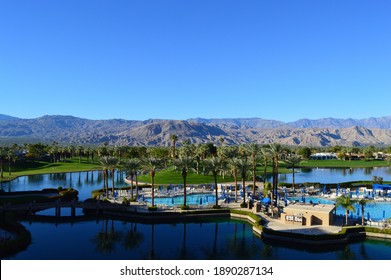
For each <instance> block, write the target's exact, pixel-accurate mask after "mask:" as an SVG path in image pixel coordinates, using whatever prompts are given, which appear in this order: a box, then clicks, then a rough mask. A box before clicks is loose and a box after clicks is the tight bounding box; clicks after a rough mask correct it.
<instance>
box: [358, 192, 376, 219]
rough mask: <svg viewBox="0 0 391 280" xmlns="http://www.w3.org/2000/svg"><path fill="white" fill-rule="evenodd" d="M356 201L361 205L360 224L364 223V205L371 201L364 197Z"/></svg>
mask: <svg viewBox="0 0 391 280" xmlns="http://www.w3.org/2000/svg"><path fill="white" fill-rule="evenodd" d="M357 202H358V204H359V205H360V206H361V225H364V223H365V215H364V213H365V206H367V204H368V203H370V202H372V201H371V200H368V199H365V198H362V199H360V200H358V201H357ZM373 202H374V201H373Z"/></svg>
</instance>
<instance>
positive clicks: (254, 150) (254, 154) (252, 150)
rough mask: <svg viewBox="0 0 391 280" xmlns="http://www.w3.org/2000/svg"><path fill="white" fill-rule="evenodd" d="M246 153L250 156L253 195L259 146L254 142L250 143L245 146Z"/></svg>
mask: <svg viewBox="0 0 391 280" xmlns="http://www.w3.org/2000/svg"><path fill="white" fill-rule="evenodd" d="M247 150H248V153H249V154H250V156H251V165H252V175H253V194H254V195H255V187H256V182H257V174H256V172H257V161H258V159H259V154H260V153H261V147H260V146H259V145H258V144H256V143H251V144H250V145H248V146H247Z"/></svg>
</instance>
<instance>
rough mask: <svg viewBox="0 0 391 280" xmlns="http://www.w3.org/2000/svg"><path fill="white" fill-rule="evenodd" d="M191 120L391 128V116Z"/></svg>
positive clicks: (240, 124) (247, 124)
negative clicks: (290, 120) (285, 120)
mask: <svg viewBox="0 0 391 280" xmlns="http://www.w3.org/2000/svg"><path fill="white" fill-rule="evenodd" d="M189 121H193V122H198V123H207V124H216V125H221V124H224V125H229V126H236V127H239V128H245V127H251V128H265V129H269V128H281V127H290V128H348V127H352V126H363V127H367V128H381V129H391V116H388V117H381V118H367V119H360V120H357V119H336V118H323V119H317V120H311V119H300V120H297V121H294V122H286V123H285V122H281V121H275V120H266V119H262V118H237V119H232V118H223V119H202V118H194V119H189Z"/></svg>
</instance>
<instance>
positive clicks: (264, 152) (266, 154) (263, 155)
mask: <svg viewBox="0 0 391 280" xmlns="http://www.w3.org/2000/svg"><path fill="white" fill-rule="evenodd" d="M270 157H271V155H270V151H269V149H266V148H261V161H262V165H263V181H264V182H265V183H266V174H267V164H268V162H269V159H270Z"/></svg>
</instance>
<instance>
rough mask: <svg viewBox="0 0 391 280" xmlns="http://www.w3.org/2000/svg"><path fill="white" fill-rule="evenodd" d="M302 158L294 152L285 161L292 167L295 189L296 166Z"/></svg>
mask: <svg viewBox="0 0 391 280" xmlns="http://www.w3.org/2000/svg"><path fill="white" fill-rule="evenodd" d="M300 161H301V158H300V157H299V156H297V155H295V154H292V155H291V156H289V157H288V158H287V159H286V160H285V162H286V163H287V164H289V166H290V167H291V168H292V187H293V191H295V167H296V166H297V165H298V164H299V163H300Z"/></svg>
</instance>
